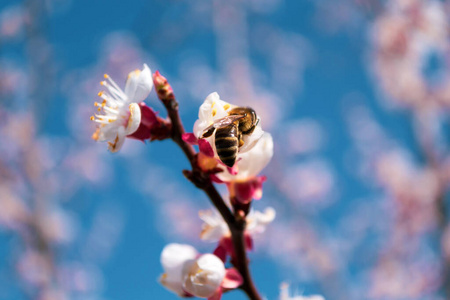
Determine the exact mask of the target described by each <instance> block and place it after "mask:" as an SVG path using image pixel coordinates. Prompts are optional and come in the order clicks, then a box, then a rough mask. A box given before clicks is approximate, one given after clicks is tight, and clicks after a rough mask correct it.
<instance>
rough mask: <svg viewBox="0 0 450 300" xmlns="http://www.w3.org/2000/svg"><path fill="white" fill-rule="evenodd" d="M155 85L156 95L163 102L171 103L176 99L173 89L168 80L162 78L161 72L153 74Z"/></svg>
mask: <svg viewBox="0 0 450 300" xmlns="http://www.w3.org/2000/svg"><path fill="white" fill-rule="evenodd" d="M153 83H154V85H155V89H156V93H157V94H158V97H159V99H161V101H163V102H164V101H169V100H173V99H175V96H174V94H173V90H172V87H171V86H170V84H169V83H168V82H167V79H166V78H165V77H164V76H162V75H161V74H160V73H159V71H156V72H155V73H154V74H153Z"/></svg>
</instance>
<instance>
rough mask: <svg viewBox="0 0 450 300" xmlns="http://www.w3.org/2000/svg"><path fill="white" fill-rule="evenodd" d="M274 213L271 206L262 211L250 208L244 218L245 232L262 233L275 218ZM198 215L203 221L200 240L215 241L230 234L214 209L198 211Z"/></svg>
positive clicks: (252, 234)
mask: <svg viewBox="0 0 450 300" xmlns="http://www.w3.org/2000/svg"><path fill="white" fill-rule="evenodd" d="M275 215H276V212H275V209H274V208H272V207H267V208H266V209H265V210H264V212H260V211H255V210H253V209H252V210H251V211H250V213H249V214H248V216H247V218H246V220H247V225H246V228H245V231H246V233H248V234H250V235H251V236H254V235H257V234H260V233H263V232H264V231H265V230H266V227H267V225H269V224H270V223H271V222H272V221H273V220H274V219H275ZM199 216H200V219H202V220H203V222H204V224H203V228H202V232H201V234H200V238H201V239H202V240H205V241H210V242H216V241H219V240H220V239H221V238H222V237H229V236H231V233H230V230H229V229H228V226H227V224H226V223H225V221H224V220H223V218H222V216H221V215H220V214H219V213H218V212H217V211H216V210H212V209H209V210H203V211H200V213H199Z"/></svg>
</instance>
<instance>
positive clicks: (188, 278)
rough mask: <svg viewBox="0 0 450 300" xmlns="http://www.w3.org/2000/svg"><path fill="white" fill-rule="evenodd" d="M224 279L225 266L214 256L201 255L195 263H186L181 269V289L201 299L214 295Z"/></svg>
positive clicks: (208, 254)
mask: <svg viewBox="0 0 450 300" xmlns="http://www.w3.org/2000/svg"><path fill="white" fill-rule="evenodd" d="M224 277H225V266H224V264H223V262H222V260H220V258H218V257H217V256H215V255H214V254H210V253H207V254H203V255H202V256H200V257H199V258H198V259H197V260H195V261H188V262H186V263H185V264H184V268H183V277H182V278H183V288H184V289H185V291H186V292H188V293H190V294H192V295H194V296H196V297H201V298H208V297H211V296H212V295H214V293H215V292H216V291H217V289H219V288H220V285H221V283H222V281H223V278H224Z"/></svg>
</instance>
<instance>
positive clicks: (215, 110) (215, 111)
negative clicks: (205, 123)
mask: <svg viewBox="0 0 450 300" xmlns="http://www.w3.org/2000/svg"><path fill="white" fill-rule="evenodd" d="M216 114H217V109H216V108H214V109H213V110H212V116H213V117H214V116H215V115H216Z"/></svg>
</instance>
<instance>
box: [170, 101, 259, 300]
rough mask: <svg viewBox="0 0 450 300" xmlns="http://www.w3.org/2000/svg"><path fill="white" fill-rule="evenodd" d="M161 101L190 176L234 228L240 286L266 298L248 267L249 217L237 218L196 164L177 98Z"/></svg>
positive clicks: (256, 298)
mask: <svg viewBox="0 0 450 300" xmlns="http://www.w3.org/2000/svg"><path fill="white" fill-rule="evenodd" d="M161 100H162V102H163V104H164V106H165V107H166V109H167V113H168V116H169V118H170V120H171V122H172V135H171V138H172V140H173V141H174V142H175V143H177V145H178V146H179V147H180V148H181V149H182V150H183V152H184V154H185V155H186V157H187V158H188V160H189V162H190V163H191V167H192V177H191V178H190V179H191V180H192V181H193V182H194V184H195V185H196V186H197V187H198V188H200V189H202V190H203V191H204V192H205V193H206V195H207V196H208V197H209V199H210V200H211V202H212V204H213V205H214V206H215V207H216V208H217V210H218V211H219V213H220V214H221V216H222V218H223V219H224V220H225V222H226V223H227V225H228V227H229V229H230V232H231V235H232V241H233V247H234V251H235V261H233V264H234V266H235V267H236V268H237V270H238V271H239V272H240V273H241V276H242V278H243V284H242V285H241V286H240V289H241V290H243V291H244V292H245V293H246V294H247V296H248V298H249V299H251V300H262V298H261V296H260V295H259V293H258V291H257V289H256V287H255V284H254V283H253V280H252V277H251V274H250V269H249V267H248V259H247V253H246V250H245V241H244V230H245V224H246V221H245V218H241V217H235V216H234V215H233V213H232V212H231V210H230V209H229V208H228V206H227V205H226V204H225V201H224V200H223V198H222V196H221V195H220V194H219V192H218V191H217V189H216V187H215V186H214V185H213V183H212V181H211V179H210V178H209V175H207V174H204V173H203V172H202V171H201V170H199V168H198V166H197V165H196V163H195V155H196V152H195V150H194V147H192V145H190V144H188V143H186V142H185V141H183V139H182V136H183V134H184V133H185V130H184V127H183V124H182V122H181V118H180V115H179V113H178V103H177V101H176V100H175V97H174V96H173V94H172V95H171V97H170V98H167V99H161Z"/></svg>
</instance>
